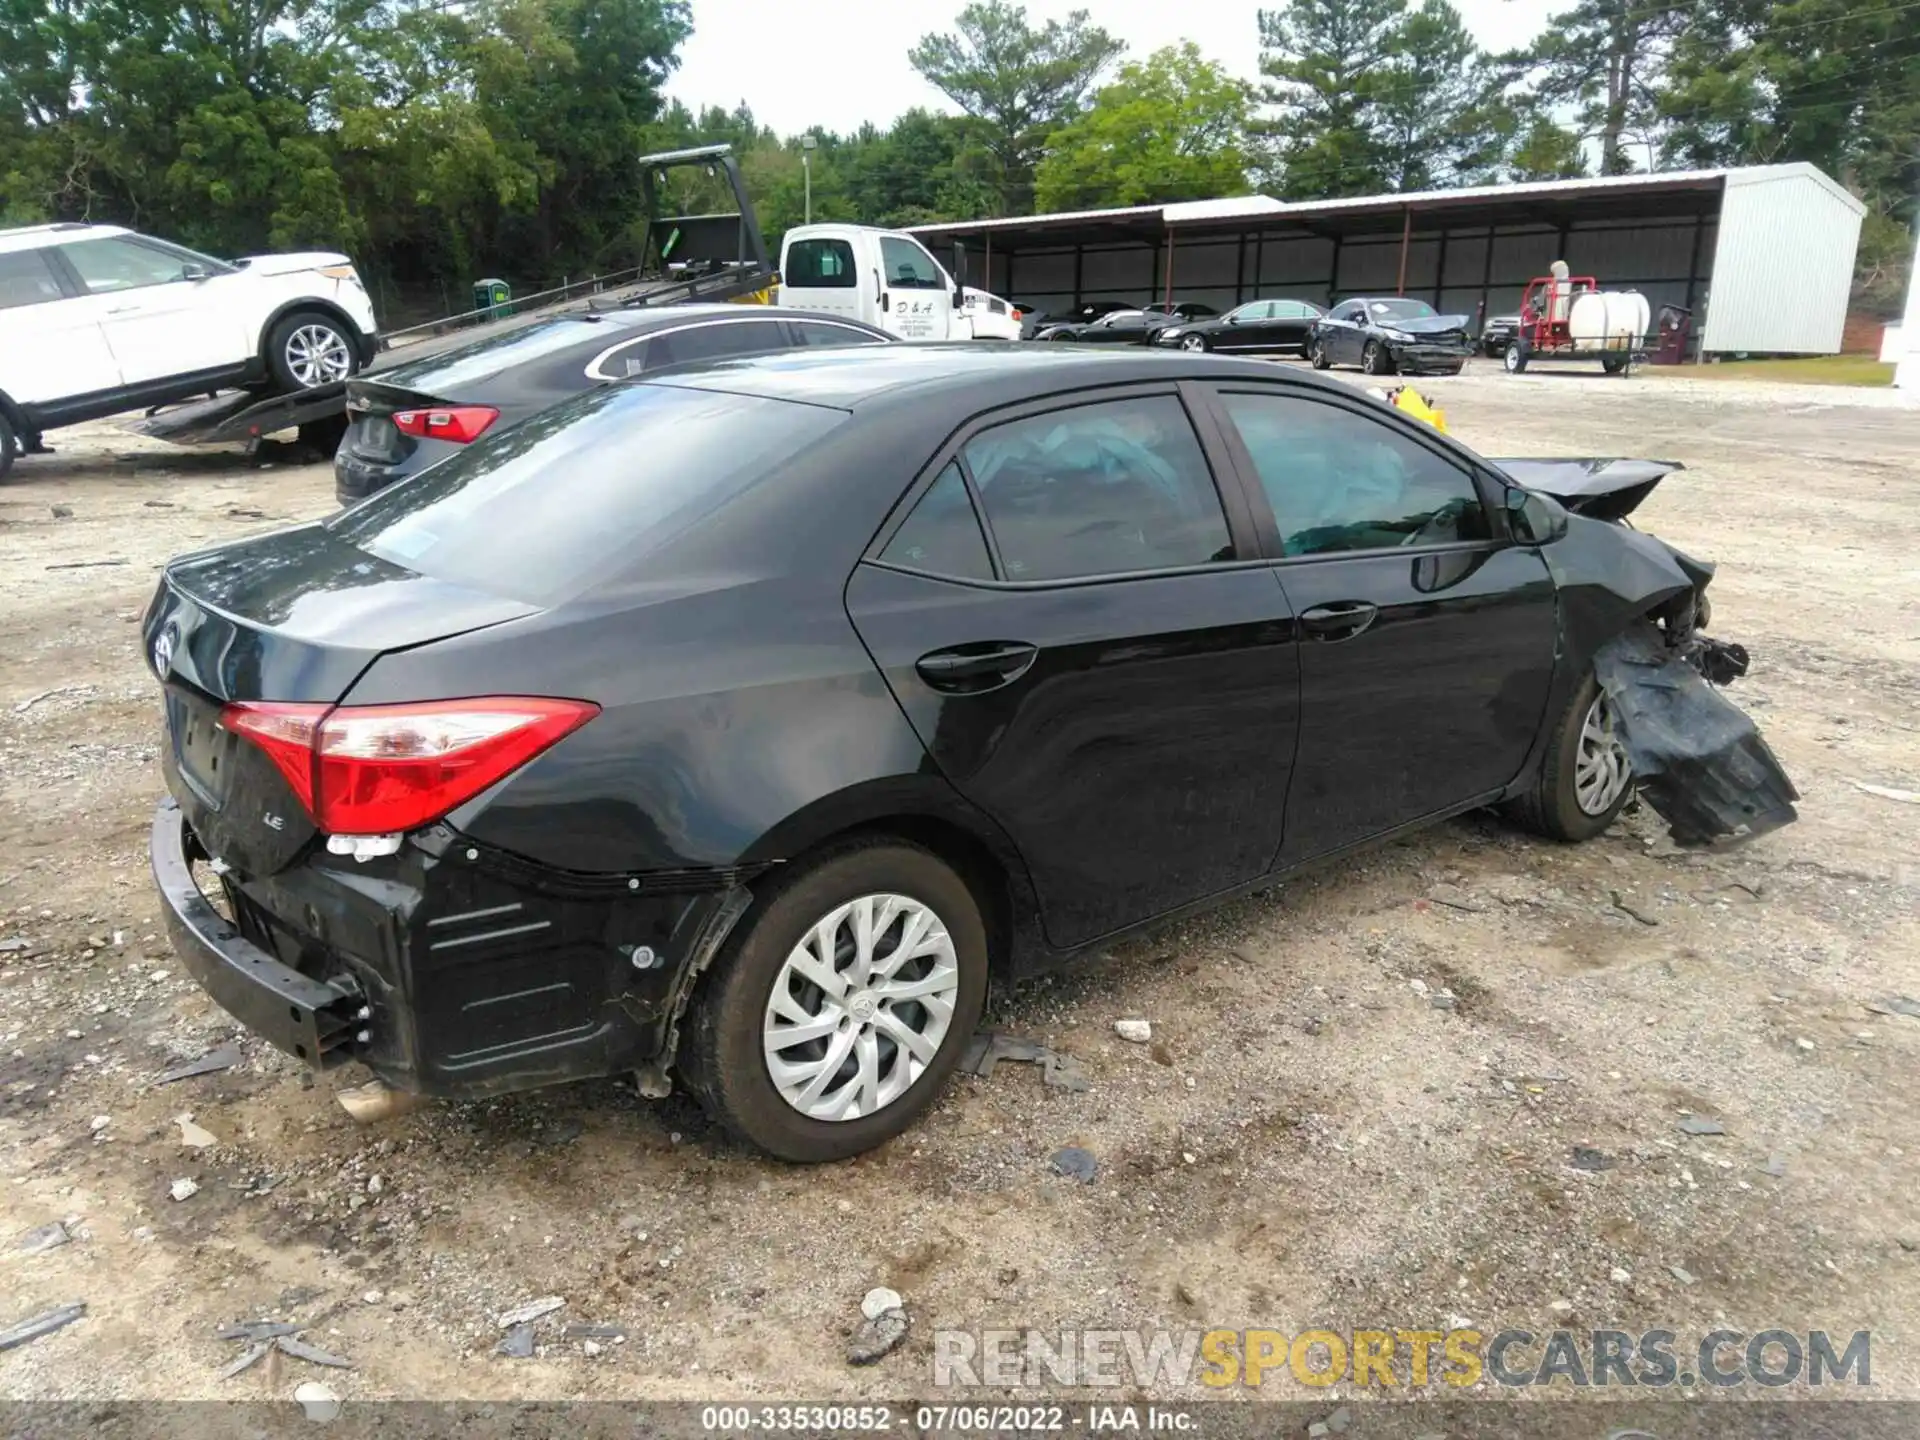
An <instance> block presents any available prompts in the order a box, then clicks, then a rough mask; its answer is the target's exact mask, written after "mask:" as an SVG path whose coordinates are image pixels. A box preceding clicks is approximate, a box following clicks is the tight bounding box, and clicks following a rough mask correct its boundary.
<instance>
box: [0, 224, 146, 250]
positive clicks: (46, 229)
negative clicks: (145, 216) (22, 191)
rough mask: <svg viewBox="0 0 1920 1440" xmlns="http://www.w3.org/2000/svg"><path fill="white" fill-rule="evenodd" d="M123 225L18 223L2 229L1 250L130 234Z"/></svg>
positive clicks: (0, 233) (36, 247) (25, 248)
mask: <svg viewBox="0 0 1920 1440" xmlns="http://www.w3.org/2000/svg"><path fill="white" fill-rule="evenodd" d="M131 233H132V232H131V231H129V230H128V229H127V228H126V227H125V226H122V225H88V224H84V223H82V222H81V221H78V220H54V221H49V222H48V223H47V224H45V225H17V226H15V227H14V228H12V229H11V230H0V252H11V251H15V250H38V249H39V248H40V247H41V246H43V245H56V244H59V243H61V242H62V241H68V240H97V239H99V238H101V237H102V236H106V235H128V234H131Z"/></svg>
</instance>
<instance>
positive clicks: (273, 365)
mask: <svg viewBox="0 0 1920 1440" xmlns="http://www.w3.org/2000/svg"><path fill="white" fill-rule="evenodd" d="M303 332H304V333H313V332H326V333H329V334H331V335H332V336H333V337H334V339H335V340H337V341H338V342H339V344H340V346H341V348H342V349H344V350H345V351H346V357H347V359H346V365H347V369H346V375H353V374H355V373H357V372H358V371H359V369H360V353H359V351H358V350H357V349H356V348H355V346H354V334H353V327H352V326H350V325H348V324H347V323H346V322H345V321H342V320H336V319H335V318H334V317H333V316H331V315H329V314H327V313H326V312H325V311H323V310H295V311H293V312H292V313H291V314H288V315H283V316H281V317H280V319H279V320H278V321H277V322H275V324H274V327H273V329H272V330H270V331H268V332H267V345H266V352H267V353H266V361H267V373H268V374H269V375H271V376H272V377H273V383H274V386H275V388H276V389H277V390H279V391H280V393H282V394H292V393H293V392H295V391H297V390H305V389H308V388H310V387H311V386H312V385H315V384H330V383H334V382H333V381H328V380H319V381H315V380H309V379H304V378H302V377H301V376H300V375H299V374H298V373H297V372H296V371H295V369H294V365H295V362H294V360H293V359H292V358H291V357H290V356H289V355H288V353H287V348H288V346H289V345H290V344H292V343H293V341H294V337H295V336H297V335H302V334H303ZM346 375H342V376H340V377H338V378H339V379H342V380H344V379H345V378H346Z"/></svg>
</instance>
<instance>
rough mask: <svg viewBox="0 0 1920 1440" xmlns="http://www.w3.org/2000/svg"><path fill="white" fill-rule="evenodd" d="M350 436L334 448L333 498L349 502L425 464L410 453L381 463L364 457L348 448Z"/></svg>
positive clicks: (341, 501)
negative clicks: (389, 462)
mask: <svg viewBox="0 0 1920 1440" xmlns="http://www.w3.org/2000/svg"><path fill="white" fill-rule="evenodd" d="M351 444H352V441H351V440H349V441H348V442H347V443H346V444H343V445H342V446H341V447H340V448H339V449H338V450H336V451H334V452H333V498H334V499H335V500H336V501H338V502H339V503H340V504H342V505H352V504H354V503H355V502H356V501H360V500H364V499H366V498H367V497H368V496H369V495H372V494H375V493H377V492H378V491H381V490H384V489H386V488H387V487H388V486H389V485H392V484H394V483H395V482H397V481H400V480H404V479H406V478H407V476H409V475H411V474H413V473H414V472H415V471H416V470H422V469H425V468H426V467H425V466H424V465H421V464H420V463H418V461H417V459H416V458H415V457H412V456H409V457H408V458H407V459H406V460H404V461H402V462H400V463H399V464H397V465H389V464H383V463H381V462H380V461H378V460H367V459H364V458H362V457H361V456H359V455H356V454H354V453H353V451H352V450H351V449H349V448H348V446H349V445H351Z"/></svg>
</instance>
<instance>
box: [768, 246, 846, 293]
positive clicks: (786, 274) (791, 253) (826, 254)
mask: <svg viewBox="0 0 1920 1440" xmlns="http://www.w3.org/2000/svg"><path fill="white" fill-rule="evenodd" d="M780 283H781V284H782V285H791V286H794V287H796V288H798V289H803V290H851V289H852V288H853V287H854V284H855V276H854V273H853V246H851V245H849V244H848V243H847V242H846V241H844V240H824V239H823V240H796V241H794V242H793V243H792V244H791V245H789V246H788V247H787V263H786V265H785V266H783V267H782V268H781V271H780Z"/></svg>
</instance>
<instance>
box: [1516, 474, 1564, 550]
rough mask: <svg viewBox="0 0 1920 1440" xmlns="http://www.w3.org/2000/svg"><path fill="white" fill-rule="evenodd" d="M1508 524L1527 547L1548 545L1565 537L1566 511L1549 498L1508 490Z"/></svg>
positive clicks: (1533, 492) (1536, 492) (1534, 493)
mask: <svg viewBox="0 0 1920 1440" xmlns="http://www.w3.org/2000/svg"><path fill="white" fill-rule="evenodd" d="M1507 521H1508V523H1509V524H1510V525H1511V526H1512V527H1513V533H1514V535H1515V536H1516V537H1517V538H1518V539H1520V540H1521V541H1522V542H1523V543H1525V544H1528V545H1548V544H1551V543H1552V542H1553V541H1555V540H1558V539H1559V538H1560V537H1561V536H1562V535H1565V534H1566V533H1567V511H1566V507H1565V506H1564V505H1562V504H1561V503H1560V502H1559V501H1558V500H1555V499H1553V498H1552V497H1551V496H1548V495H1542V494H1540V493H1539V492H1538V491H1535V490H1522V489H1521V488H1520V487H1519V486H1517V485H1514V486H1509V487H1508V489H1507Z"/></svg>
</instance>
